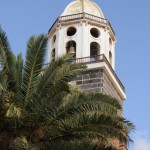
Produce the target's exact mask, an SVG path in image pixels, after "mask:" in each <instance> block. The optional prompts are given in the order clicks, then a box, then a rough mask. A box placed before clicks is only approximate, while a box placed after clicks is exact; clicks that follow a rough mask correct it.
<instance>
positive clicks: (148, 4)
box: [0, 0, 150, 150]
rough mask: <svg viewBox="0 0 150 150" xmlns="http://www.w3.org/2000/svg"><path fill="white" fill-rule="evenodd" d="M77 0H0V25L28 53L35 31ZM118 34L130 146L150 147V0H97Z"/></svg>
mask: <svg viewBox="0 0 150 150" xmlns="http://www.w3.org/2000/svg"><path fill="white" fill-rule="evenodd" d="M71 1H73V0H53V1H51V0H44V1H39V0H25V1H20V0H13V1H10V0H0V2H1V3H0V25H1V26H2V28H3V29H4V30H5V31H6V32H7V35H8V37H9V41H10V44H11V47H12V50H13V51H14V52H15V54H18V53H20V52H22V53H23V55H24V56H25V50H26V42H27V40H28V39H29V37H30V36H31V35H33V34H35V35H38V34H40V33H46V34H47V32H48V29H49V28H50V27H51V25H52V24H53V22H54V21H55V19H56V18H57V17H58V16H59V15H60V14H61V13H62V12H63V10H64V9H65V7H66V6H67V4H69V3H70V2H71ZM93 1H94V2H96V3H97V4H98V5H99V6H100V7H101V9H102V11H103V13H104V15H105V17H106V18H107V19H108V20H109V21H110V23H111V25H112V26H113V29H114V30H115V33H116V36H117V44H116V72H117V75H118V76H119V78H120V79H121V81H122V82H123V84H124V85H125V87H126V94H127V100H126V101H125V102H124V114H125V117H126V118H128V119H129V120H131V121H132V122H133V123H134V124H135V125H136V131H135V133H134V134H133V135H132V136H133V138H134V140H135V144H134V145H132V146H131V147H130V149H129V150H150V120H149V115H150V36H149V35H150V29H149V28H150V17H149V14H150V0H111V1H110V0H109V1H108V0H93Z"/></svg>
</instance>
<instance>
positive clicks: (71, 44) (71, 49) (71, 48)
mask: <svg viewBox="0 0 150 150" xmlns="http://www.w3.org/2000/svg"><path fill="white" fill-rule="evenodd" d="M66 52H67V53H72V54H74V57H76V42H75V41H68V42H67V43H66Z"/></svg>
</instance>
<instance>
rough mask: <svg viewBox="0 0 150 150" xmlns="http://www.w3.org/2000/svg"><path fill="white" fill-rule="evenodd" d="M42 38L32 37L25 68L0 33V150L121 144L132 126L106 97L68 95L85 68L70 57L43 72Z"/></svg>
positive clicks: (53, 149) (54, 149)
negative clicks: (73, 83) (72, 81)
mask: <svg viewBox="0 0 150 150" xmlns="http://www.w3.org/2000/svg"><path fill="white" fill-rule="evenodd" d="M46 47H47V37H46V36H45V35H43V34H42V35H39V36H32V37H31V38H30V39H29V41H28V43H27V54H26V60H25V63H24V62H23V59H22V56H21V54H19V55H18V56H17V57H16V56H15V55H14V54H13V52H12V51H11V49H10V46H9V42H8V39H7V36H6V34H5V32H4V31H3V30H2V29H1V28H0V63H1V66H0V67H1V69H0V145H1V147H0V149H2V150H6V149H7V150H9V149H11V150H14V149H16V150H48V149H50V150H57V149H58V150H61V149H62V150H74V149H79V150H80V149H89V150H95V149H98V150H101V149H105V150H108V149H113V148H114V149H115V146H114V145H113V144H112V143H113V142H112V141H113V140H114V139H115V140H117V141H119V142H121V143H125V144H127V143H128V142H130V141H131V139H130V137H129V132H130V131H131V130H132V129H133V128H134V126H133V124H132V123H130V122H129V121H127V120H125V119H124V118H123V117H122V116H121V112H122V107H121V105H120V104H119V102H118V101H117V100H116V99H115V98H112V97H110V96H107V95H103V94H100V93H96V94H94V93H85V92H82V91H81V90H72V87H71V86H70V84H68V82H70V81H71V80H72V79H73V78H74V77H75V76H76V75H78V74H79V73H81V72H82V71H84V69H85V66H83V65H81V64H73V63H72V58H73V56H72V55H71V54H68V55H65V56H63V57H61V58H59V59H57V60H55V61H52V62H51V63H50V64H47V65H45V66H44V58H45V54H46ZM43 66H44V67H43Z"/></svg>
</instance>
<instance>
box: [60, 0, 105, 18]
mask: <svg viewBox="0 0 150 150" xmlns="http://www.w3.org/2000/svg"><path fill="white" fill-rule="evenodd" d="M83 12H84V13H87V14H91V15H94V16H97V17H101V18H104V15H103V12H102V10H101V9H100V7H99V6H98V5H97V4H96V3H94V2H92V1H91V0H75V1H73V2H71V3H70V4H69V5H68V6H67V7H66V9H65V10H64V12H63V13H62V14H61V16H67V15H73V14H78V13H83Z"/></svg>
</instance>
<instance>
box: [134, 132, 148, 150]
mask: <svg viewBox="0 0 150 150" xmlns="http://www.w3.org/2000/svg"><path fill="white" fill-rule="evenodd" d="M147 135H148V134H147V132H146V131H145V132H140V133H138V134H137V135H136V138H135V140H134V150H150V139H149V138H148V136H147Z"/></svg>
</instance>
